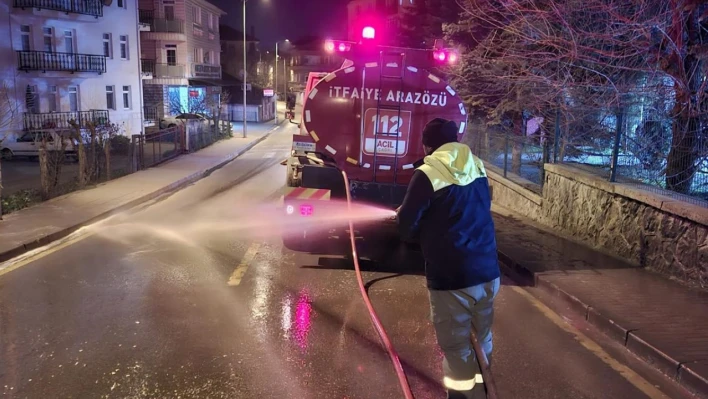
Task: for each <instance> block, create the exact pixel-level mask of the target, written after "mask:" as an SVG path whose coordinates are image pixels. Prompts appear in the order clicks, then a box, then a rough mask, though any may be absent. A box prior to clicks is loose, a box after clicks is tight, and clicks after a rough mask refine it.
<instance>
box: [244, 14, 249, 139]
mask: <svg viewBox="0 0 708 399" xmlns="http://www.w3.org/2000/svg"><path fill="white" fill-rule="evenodd" d="M246 1H247V0H243V138H244V139H245V138H246V125H247V124H246V81H247V74H248V71H247V67H246V65H247V64H246V44H247V42H246Z"/></svg>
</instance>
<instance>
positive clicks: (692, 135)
mask: <svg viewBox="0 0 708 399" xmlns="http://www.w3.org/2000/svg"><path fill="white" fill-rule="evenodd" d="M459 3H460V5H461V6H462V8H463V13H462V16H461V18H460V20H459V21H458V22H457V23H455V24H451V25H448V26H446V28H445V31H446V36H447V38H448V39H449V40H451V41H454V42H455V43H457V44H460V45H461V46H462V47H463V50H464V51H463V52H462V54H463V57H462V62H461V64H460V65H459V66H458V67H457V68H455V69H454V70H453V71H452V73H453V75H454V79H453V80H454V81H455V83H456V84H457V86H458V88H460V92H461V93H462V95H463V96H464V97H465V99H466V101H467V103H468V104H469V105H471V106H472V107H473V109H474V110H476V111H477V112H478V114H479V115H480V116H482V117H485V118H488V122H489V123H490V124H492V125H498V126H503V127H504V128H506V129H511V130H512V131H513V133H514V134H515V135H518V136H521V135H524V134H525V132H522V126H524V118H523V115H524V112H528V113H530V114H531V115H541V116H543V117H544V124H545V126H543V129H542V130H543V131H551V130H552V128H553V126H552V123H553V121H554V120H555V115H554V114H555V112H556V110H560V113H561V116H562V118H561V119H562V123H563V131H564V135H563V140H565V141H566V143H565V144H568V145H567V146H561V151H565V153H564V154H565V155H567V154H568V151H569V152H571V153H572V152H573V151H575V149H577V148H579V147H587V146H597V147H605V148H608V147H609V142H611V141H612V137H613V135H614V130H615V126H614V125H613V123H612V121H613V120H615V119H616V118H615V115H616V114H617V113H618V111H619V110H621V109H625V108H627V107H629V106H631V105H632V104H642V105H643V106H644V108H647V107H646V106H647V104H648V103H649V101H650V99H651V98H667V99H670V101H668V102H669V103H670V104H671V106H672V107H673V112H672V115H671V118H673V121H674V124H673V127H672V134H671V141H672V142H671V151H670V152H669V154H668V156H667V159H666V168H665V169H666V170H665V176H666V181H665V183H666V186H667V188H669V189H672V190H675V191H679V192H687V191H688V190H689V189H690V187H691V182H692V180H693V176H694V175H695V172H696V166H695V165H697V164H698V162H699V160H700V157H701V156H705V155H701V154H700V153H699V152H698V150H697V149H698V148H699V146H697V145H696V142H697V141H698V140H699V136H700V133H699V132H700V131H701V129H700V128H699V126H700V124H699V120H700V117H699V115H700V114H701V112H703V113H704V114H705V110H703V111H701V110H700V109H699V105H700V104H701V103H702V101H703V100H704V98H705V95H706V90H705V87H704V86H705V85H706V83H707V82H706V79H705V76H706V68H705V66H704V65H703V64H704V60H705V58H706V57H705V54H706V53H707V52H706V51H705V50H704V49H705V45H704V44H703V43H705V42H706V41H707V40H708V34H706V31H705V29H701V27H702V24H705V20H706V17H707V13H706V12H705V11H706V10H708V6H707V5H706V4H704V3H705V2H701V1H700V0H671V1H665V0H636V1H626V0H556V1H550V0H503V1H497V0H461V1H460V2H459ZM661 108H662V107H661V106H658V107H657V109H656V111H657V112H660V111H661ZM668 108H671V107H668ZM649 131H651V129H644V130H643V132H649ZM642 134H646V133H642ZM645 141H646V142H650V140H645ZM519 155H520V154H518V152H517V151H514V152H513V154H512V157H513V158H514V160H513V162H512V164H517V161H518V159H517V157H518V156H519ZM692 165H693V166H692Z"/></svg>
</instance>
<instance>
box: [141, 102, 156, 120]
mask: <svg viewBox="0 0 708 399" xmlns="http://www.w3.org/2000/svg"><path fill="white" fill-rule="evenodd" d="M143 120H144V121H145V122H157V121H158V120H159V114H158V112H157V106H155V105H145V106H143Z"/></svg>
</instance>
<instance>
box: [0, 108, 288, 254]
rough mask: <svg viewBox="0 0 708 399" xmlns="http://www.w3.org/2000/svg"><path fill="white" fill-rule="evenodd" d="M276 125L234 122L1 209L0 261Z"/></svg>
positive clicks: (234, 151)
mask: <svg viewBox="0 0 708 399" xmlns="http://www.w3.org/2000/svg"><path fill="white" fill-rule="evenodd" d="M275 128H276V126H275V125H274V124H273V122H270V123H263V124H258V125H255V124H251V125H250V126H249V130H248V138H245V139H244V138H241V137H240V135H241V130H240V129H238V128H236V129H234V130H235V131H234V138H232V139H229V140H224V141H220V142H218V143H215V144H213V145H211V146H209V147H207V148H204V149H202V150H200V151H197V152H195V153H192V154H185V155H182V156H180V157H178V158H176V159H174V160H172V161H170V162H167V163H164V164H162V165H160V166H157V167H154V168H150V169H147V170H144V171H140V172H137V173H133V174H131V175H128V176H125V177H121V178H119V179H116V180H112V181H110V182H107V183H103V184H101V185H99V186H97V187H94V188H90V189H86V190H83V191H77V192H74V193H71V194H68V195H65V196H62V197H57V198H54V199H52V200H49V201H46V202H43V203H41V204H38V205H36V206H33V207H30V208H26V209H23V210H20V211H18V212H14V213H11V214H9V215H5V216H4V217H3V220H0V262H2V261H6V260H8V259H11V258H13V257H15V256H18V255H21V254H23V253H25V252H28V251H31V250H33V249H35V248H38V247H41V246H43V245H46V244H48V243H50V242H52V241H56V240H58V239H61V238H63V237H65V236H67V235H69V234H71V233H72V232H74V231H76V230H77V229H79V228H80V227H82V226H86V225H88V224H91V223H94V222H96V221H99V220H101V219H105V218H106V217H108V216H110V215H112V214H114V213H116V212H120V211H125V210H127V209H130V208H133V207H135V206H137V205H139V204H141V203H144V202H147V201H149V200H151V199H154V198H156V197H158V196H160V195H162V194H165V193H169V192H171V191H175V190H178V189H180V188H182V187H184V186H186V185H189V184H191V183H193V182H195V181H197V180H199V179H201V178H202V177H203V176H205V175H206V174H209V173H211V172H212V171H213V170H215V169H218V168H220V167H221V166H223V165H224V164H226V163H228V162H230V161H232V160H233V159H235V158H236V157H238V156H240V155H241V154H243V153H244V152H246V151H248V150H249V149H251V148H253V147H254V146H255V145H256V144H258V143H260V142H261V141H263V140H265V139H266V137H268V136H269V135H270V134H271V133H272V132H273V131H274V129H275Z"/></svg>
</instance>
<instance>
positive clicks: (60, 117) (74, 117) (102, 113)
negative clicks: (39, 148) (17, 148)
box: [23, 109, 110, 130]
mask: <svg viewBox="0 0 708 399" xmlns="http://www.w3.org/2000/svg"><path fill="white" fill-rule="evenodd" d="M109 121H110V118H109V114H108V111H107V110H99V109H93V110H90V111H76V112H49V113H43V114H42V113H40V114H34V113H30V112H25V113H24V118H23V125H24V129H25V130H36V129H69V128H71V122H75V123H77V124H78V125H79V126H81V127H82V128H85V127H87V125H88V124H89V123H94V124H95V125H96V126H101V125H105V124H108V123H109Z"/></svg>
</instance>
